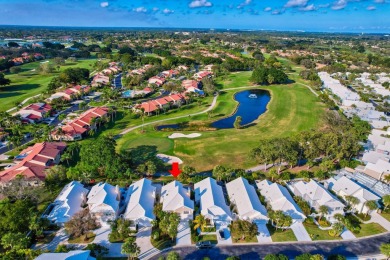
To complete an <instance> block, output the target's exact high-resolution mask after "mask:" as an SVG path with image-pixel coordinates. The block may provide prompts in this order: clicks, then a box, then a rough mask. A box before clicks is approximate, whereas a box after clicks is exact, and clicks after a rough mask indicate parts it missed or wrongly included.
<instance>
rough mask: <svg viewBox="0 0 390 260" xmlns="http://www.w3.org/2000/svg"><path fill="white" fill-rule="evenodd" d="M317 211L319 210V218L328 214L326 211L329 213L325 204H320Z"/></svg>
mask: <svg viewBox="0 0 390 260" xmlns="http://www.w3.org/2000/svg"><path fill="white" fill-rule="evenodd" d="M318 211H319V212H320V216H321V218H320V219H322V218H323V217H324V216H325V215H328V213H329V208H328V207H327V206H325V205H322V206H320V208H319V209H318Z"/></svg>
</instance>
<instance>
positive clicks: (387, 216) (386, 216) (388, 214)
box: [381, 212, 390, 221]
mask: <svg viewBox="0 0 390 260" xmlns="http://www.w3.org/2000/svg"><path fill="white" fill-rule="evenodd" d="M381 216H382V217H384V218H385V219H387V220H388V221H390V212H389V213H388V212H386V213H385V212H383V213H382V214H381Z"/></svg>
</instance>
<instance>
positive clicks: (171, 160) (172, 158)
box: [157, 153, 183, 164]
mask: <svg viewBox="0 0 390 260" xmlns="http://www.w3.org/2000/svg"><path fill="white" fill-rule="evenodd" d="M157 158H158V159H160V160H162V161H163V162H164V163H168V164H172V163H174V162H177V163H179V164H182V163H183V161H182V160H180V158H179V157H176V156H171V155H166V154H162V153H159V154H157Z"/></svg>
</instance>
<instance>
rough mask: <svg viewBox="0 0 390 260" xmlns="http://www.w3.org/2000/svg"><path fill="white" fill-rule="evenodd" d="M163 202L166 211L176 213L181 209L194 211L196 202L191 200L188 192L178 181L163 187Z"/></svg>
mask: <svg viewBox="0 0 390 260" xmlns="http://www.w3.org/2000/svg"><path fill="white" fill-rule="evenodd" d="M161 201H162V203H163V210H165V211H175V210H176V209H178V208H181V207H187V208H189V209H192V210H193V209H194V202H193V201H192V200H191V199H190V196H189V194H188V193H187V190H186V189H185V188H184V187H183V184H181V183H180V182H178V181H176V180H174V181H172V182H170V183H168V184H167V185H165V186H163V187H162V190H161Z"/></svg>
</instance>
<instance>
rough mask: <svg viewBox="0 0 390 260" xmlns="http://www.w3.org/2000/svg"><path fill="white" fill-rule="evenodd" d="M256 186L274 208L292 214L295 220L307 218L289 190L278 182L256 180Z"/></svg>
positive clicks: (300, 220)
mask: <svg viewBox="0 0 390 260" xmlns="http://www.w3.org/2000/svg"><path fill="white" fill-rule="evenodd" d="M256 186H257V188H258V189H259V190H260V193H261V195H263V196H264V198H265V201H266V202H267V203H268V204H269V205H270V206H271V208H272V210H275V211H276V210H281V211H283V213H285V214H286V215H288V216H290V217H291V218H292V219H293V221H299V222H302V221H303V220H305V219H306V216H305V214H303V212H302V210H301V209H300V208H299V206H298V205H297V203H296V202H295V201H294V199H293V197H292V196H291V194H290V193H289V192H288V190H287V189H286V188H285V187H283V186H282V185H279V184H277V183H272V182H270V181H269V180H263V181H256Z"/></svg>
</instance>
